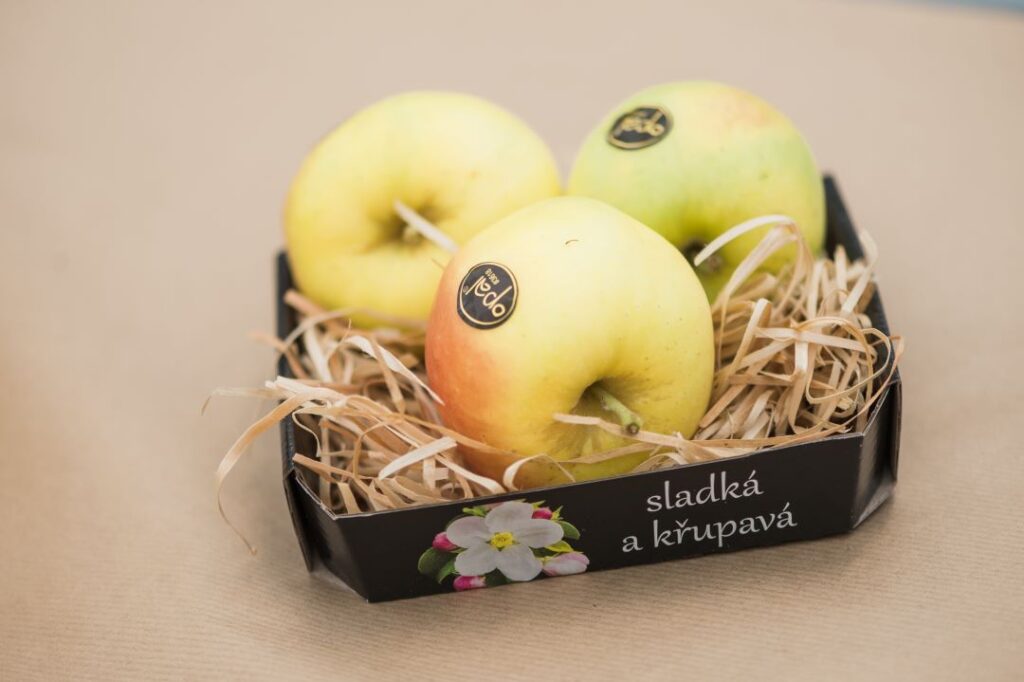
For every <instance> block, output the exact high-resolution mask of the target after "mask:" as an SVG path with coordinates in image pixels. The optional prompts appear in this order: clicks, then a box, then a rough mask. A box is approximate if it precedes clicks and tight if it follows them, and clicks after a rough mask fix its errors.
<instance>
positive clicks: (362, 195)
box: [285, 92, 561, 325]
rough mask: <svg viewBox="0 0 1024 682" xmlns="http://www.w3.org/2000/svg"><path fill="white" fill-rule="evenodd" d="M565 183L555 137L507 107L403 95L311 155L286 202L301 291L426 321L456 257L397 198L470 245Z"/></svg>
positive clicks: (366, 320) (366, 113) (331, 304)
mask: <svg viewBox="0 0 1024 682" xmlns="http://www.w3.org/2000/svg"><path fill="white" fill-rule="evenodd" d="M560 192H561V187H560V181H559V176H558V168H557V166H556V164H555V161H554V158H553V157H552V155H551V152H550V151H549V150H548V148H547V146H546V145H545V144H544V142H543V141H542V140H541V139H540V138H539V137H538V136H537V135H536V134H535V133H534V132H533V131H532V130H531V129H530V128H529V127H528V126H527V125H526V124H525V123H523V122H522V121H521V120H520V119H518V118H516V117H515V116H513V115H512V114H510V113H508V112H507V111H505V110H504V109H502V108H500V107H498V106H497V105H495V104H492V103H490V102H487V101H485V100H483V99H480V98H478V97H473V96H471V95H465V94H459V93H453V92H410V93H405V94H401V95H397V96H394V97H391V98H388V99H385V100H383V101H381V102H378V103H376V104H374V105H372V106H370V107H368V108H366V109H364V110H362V111H360V112H359V113H357V114H355V115H354V116H352V117H351V118H350V119H348V120H347V121H346V122H344V123H343V124H342V125H341V126H339V127H338V128H337V129H335V130H334V131H333V132H332V133H330V134H329V135H328V136H327V137H325V138H324V139H323V140H322V141H321V142H320V143H319V144H318V145H317V146H316V148H315V149H314V150H313V151H312V152H311V153H310V154H309V156H308V157H307V158H306V160H305V162H304V163H303V165H302V168H301V170H300V171H299V173H298V176H297V177H296V178H295V180H294V182H293V184H292V187H291V191H290V193H289V195H288V201H287V205H286V208H285V236H286V239H287V245H288V255H289V260H290V262H291V266H292V270H293V272H294V275H295V279H296V282H297V284H298V286H299V288H300V289H301V290H302V291H303V292H304V293H305V294H306V295H307V296H309V297H310V298H311V299H313V300H314V301H316V302H317V303H319V304H320V305H322V306H324V307H325V308H328V309H338V308H353V307H354V308H360V309H369V310H373V311H376V312H380V313H386V314H388V315H391V316H399V317H405V318H411V319H419V320H425V319H426V317H427V315H428V314H429V312H430V305H431V302H432V301H433V300H434V291H435V289H436V287H437V282H438V280H439V279H440V277H441V271H442V269H443V267H444V264H445V263H446V262H447V261H448V258H449V257H450V254H449V253H448V251H446V250H445V249H444V248H442V247H441V246H439V245H438V244H437V243H436V242H435V241H434V240H431V239H425V238H424V237H423V235H422V234H421V233H420V232H419V231H417V230H415V229H412V228H410V226H409V225H408V224H407V222H406V220H405V219H403V218H402V217H401V216H400V215H399V213H398V212H396V202H400V204H402V205H404V206H407V207H408V208H410V209H412V210H413V211H415V212H417V213H418V214H419V215H421V216H422V217H423V218H426V219H427V220H428V221H430V222H432V223H433V224H434V225H435V226H436V227H437V228H438V229H439V230H440V231H441V232H442V233H443V234H444V235H446V236H447V237H448V238H449V239H450V240H451V241H452V242H454V243H455V244H461V243H463V242H465V241H467V240H468V239H469V238H470V237H472V236H473V235H474V234H476V233H477V232H478V231H480V230H481V229H483V228H485V227H487V226H488V225H490V224H491V223H493V222H495V221H496V220H498V219H500V218H501V217H503V216H505V215H507V214H509V213H511V212H513V211H515V210H516V209H519V208H522V207H523V206H526V205H528V204H531V203H533V202H534V201H537V200H539V199H545V198H548V197H551V196H555V195H557V194H559V193H560ZM356 318H357V321H358V322H360V323H361V324H366V325H372V324H373V323H374V322H375V321H376V320H375V318H372V317H370V316H366V315H363V316H356Z"/></svg>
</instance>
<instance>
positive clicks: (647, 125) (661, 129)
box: [607, 107, 672, 149]
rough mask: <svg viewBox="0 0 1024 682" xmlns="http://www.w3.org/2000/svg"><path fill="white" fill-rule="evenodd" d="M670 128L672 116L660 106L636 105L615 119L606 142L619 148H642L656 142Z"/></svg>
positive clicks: (666, 133)
mask: <svg viewBox="0 0 1024 682" xmlns="http://www.w3.org/2000/svg"><path fill="white" fill-rule="evenodd" d="M670 130H672V117H671V116H669V114H668V111H666V110H665V109H662V108H661V107H637V108H636V109H633V110H632V111H627V112H626V113H624V114H623V115H622V116H619V117H618V118H617V119H615V123H613V124H612V127H611V129H610V130H609V131H608V138H607V139H608V144H610V145H612V146H613V147H618V148H619V149H643V148H644V147H650V146H651V145H652V144H657V143H658V142H660V141H661V139H662V138H664V137H665V136H666V135H668V133H669V131H670Z"/></svg>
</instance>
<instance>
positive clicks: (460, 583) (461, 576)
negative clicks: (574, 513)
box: [417, 500, 590, 592]
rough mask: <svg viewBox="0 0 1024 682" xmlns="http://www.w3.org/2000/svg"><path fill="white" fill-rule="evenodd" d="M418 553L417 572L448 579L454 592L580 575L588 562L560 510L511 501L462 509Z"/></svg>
mask: <svg viewBox="0 0 1024 682" xmlns="http://www.w3.org/2000/svg"><path fill="white" fill-rule="evenodd" d="M462 512H463V515H462V516H459V517H457V518H456V519H455V520H453V521H452V522H451V523H449V524H448V527H447V528H445V530H444V531H443V532H441V533H438V534H437V535H436V536H434V541H433V543H432V544H431V547H430V548H429V549H427V550H426V551H425V552H423V554H422V555H420V560H419V564H418V566H417V568H418V569H419V572H420V573H422V574H423V575H426V576H428V577H432V578H434V579H435V580H437V582H438V583H444V581H445V580H446V579H447V578H449V577H451V578H453V582H452V586H453V587H454V588H455V589H456V590H458V591H460V592H461V591H464V590H472V589H476V588H479V587H492V586H495V585H504V584H505V583H508V582H525V581H527V580H533V579H534V578H536V577H537V576H539V575H541V574H544V575H547V576H560V575H574V574H576V573H583V572H584V571H586V570H587V566H588V565H589V564H590V559H588V558H587V556H586V555H585V554H584V553H583V552H580V551H577V550H576V549H574V548H573V547H572V545H570V544H569V540H578V539H579V537H580V532H579V530H577V529H576V527H575V526H573V525H572V524H571V523H569V522H568V521H566V520H565V519H563V518H562V509H561V507H559V508H558V509H554V510H552V509H550V508H549V507H546V506H544V503H543V502H533V503H530V502H526V501H523V500H512V501H509V502H501V503H498V504H491V505H479V506H476V507H466V508H464V509H463V510H462Z"/></svg>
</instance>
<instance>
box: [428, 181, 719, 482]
mask: <svg viewBox="0 0 1024 682" xmlns="http://www.w3.org/2000/svg"><path fill="white" fill-rule="evenodd" d="M480 263H497V264H500V265H501V266H504V267H505V268H507V269H508V271H510V272H511V273H512V274H513V275H514V277H515V281H516V284H517V287H516V299H515V305H514V308H513V309H512V312H511V314H510V315H508V316H507V318H505V320H504V321H503V322H502V323H501V324H500V325H498V326H495V327H491V328H485V329H479V328H475V327H473V326H470V325H469V324H467V323H466V322H465V321H464V320H463V318H462V317H461V316H460V314H459V311H458V306H459V300H460V296H461V284H462V280H463V278H464V277H466V275H467V273H469V272H470V271H471V270H473V269H474V267H475V266H476V265H477V264H480ZM506 300H508V299H506ZM426 364H427V373H428V377H429V381H430V385H431V387H432V388H433V389H434V390H435V391H437V393H438V394H439V395H440V396H441V398H442V399H443V400H444V405H443V406H441V407H440V408H439V409H440V412H441V416H442V419H443V420H444V422H445V424H447V425H448V426H449V427H451V428H453V429H456V430H457V431H459V432H461V433H462V434H464V435H466V436H469V437H470V438H473V439H474V440H477V441H479V442H482V443H484V444H486V445H487V446H491V447H493V448H499V449H502V450H508V451H512V452H513V453H515V455H514V456H499V455H496V454H494V453H493V452H488V451H487V450H485V449H483V448H477V449H473V448H462V452H463V454H464V455H465V457H466V459H467V462H468V464H469V466H470V467H471V468H472V469H473V470H475V471H478V472H480V473H482V474H485V475H488V476H491V477H494V478H497V479H498V480H500V477H501V476H502V475H503V473H504V471H505V469H506V468H507V467H508V465H510V464H512V463H513V462H514V461H516V460H517V459H520V458H522V457H525V456H529V455H534V454H540V453H544V454H547V455H549V456H550V457H551V458H553V459H555V460H559V461H564V460H568V459H572V458H576V457H579V456H581V455H587V454H592V453H598V452H605V451H608V450H611V449H613V448H616V447H619V446H621V445H624V444H626V443H627V442H628V441H626V440H625V439H624V438H622V437H621V436H618V435H614V434H610V433H607V432H605V431H602V430H599V429H597V428H595V427H590V426H578V425H568V424H563V423H560V422H556V421H555V420H554V419H553V416H552V415H554V414H555V413H573V414H581V415H591V416H600V417H602V418H604V419H606V420H608V421H611V422H616V418H615V417H614V416H613V415H612V414H611V413H609V412H608V411H606V410H604V409H602V407H601V406H600V404H599V403H598V401H597V400H596V399H594V398H593V397H592V396H591V394H590V393H589V392H588V393H586V394H585V393H584V392H585V390H586V389H587V388H588V387H589V386H591V385H592V384H595V383H596V382H601V383H600V385H601V386H602V387H603V388H605V389H607V390H608V391H609V392H611V393H612V394H613V395H614V396H615V397H616V398H618V400H619V401H621V402H622V403H624V404H625V405H626V406H627V407H628V408H630V409H631V410H632V411H634V412H635V413H637V414H639V415H640V416H641V417H642V419H643V428H644V429H645V430H650V431H656V432H660V433H676V432H680V433H682V434H684V435H686V436H689V435H692V434H693V432H694V430H695V429H696V426H697V422H698V421H699V420H700V418H701V417H702V416H703V414H704V412H705V410H706V409H707V404H708V400H709V397H710V393H711V383H712V378H713V373H714V341H713V332H712V321H711V314H710V310H709V307H708V302H707V297H706V296H705V294H704V291H703V289H702V288H701V286H700V282H699V281H698V279H697V277H696V275H695V274H694V272H693V270H692V268H691V267H690V266H689V264H688V263H687V262H686V259H685V258H684V257H683V256H682V254H681V253H680V252H679V251H678V249H676V248H674V247H673V246H672V245H671V244H669V243H668V242H667V241H665V239H664V238H662V237H661V236H660V235H658V234H656V233H655V232H654V231H653V230H650V229H649V228H647V227H646V226H644V225H643V224H641V223H640V222H638V221H636V220H634V219H633V218H631V217H629V216H627V215H626V214H625V213H622V212H621V211H619V210H617V209H615V208H612V207H611V206H608V205H607V204H604V203H602V202H599V201H595V200H593V199H587V198H583V197H559V198H555V199H548V200H546V201H542V202H539V203H537V204H534V205H532V206H530V207H527V208H525V209H522V210H520V211H518V212H516V213H514V214H512V215H510V216H508V217H507V218H505V219H503V220H501V221H499V222H498V223H496V224H495V225H493V226H491V227H490V228H488V229H487V230H485V231H483V232H481V233H480V234H478V235H477V236H476V237H474V238H473V239H472V240H471V241H470V242H469V243H468V244H466V245H465V246H464V247H462V248H461V249H460V250H459V252H458V253H457V254H456V255H455V257H454V258H453V259H452V261H451V262H450V263H449V264H448V267H447V268H446V269H445V272H444V275H443V277H442V278H441V284H440V285H439V287H438V291H437V299H436V300H435V303H434V307H433V310H432V312H431V315H430V320H429V322H428V324H427V341H426ZM645 457H647V455H646V454H645V453H639V454H633V455H627V456H622V457H619V458H616V459H612V460H606V461H604V462H600V463H593V464H582V463H581V464H573V465H569V466H568V468H570V469H571V471H572V473H573V475H574V476H575V477H576V478H577V480H587V479H593V478H600V477H605V476H611V475H616V474H620V473H624V472H627V471H629V470H631V469H632V468H633V467H635V466H636V465H637V464H638V463H640V462H641V461H643V459H644V458H645ZM516 480H517V483H518V484H520V485H522V486H524V487H535V486H538V485H545V484H551V483H559V482H564V481H565V477H564V475H562V474H561V473H560V472H559V471H558V469H557V467H555V466H553V465H551V464H543V463H541V462H538V461H531V462H528V463H527V464H525V465H524V466H523V468H522V469H521V470H520V472H519V476H518V477H517V479H516Z"/></svg>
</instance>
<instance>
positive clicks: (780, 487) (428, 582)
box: [325, 436, 861, 601]
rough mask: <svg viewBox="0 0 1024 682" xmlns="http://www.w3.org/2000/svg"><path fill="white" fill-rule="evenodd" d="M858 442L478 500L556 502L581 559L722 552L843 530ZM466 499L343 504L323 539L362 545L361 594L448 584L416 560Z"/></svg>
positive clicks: (615, 561) (376, 596)
mask: <svg viewBox="0 0 1024 682" xmlns="http://www.w3.org/2000/svg"><path fill="white" fill-rule="evenodd" d="M860 445H861V438H860V436H848V437H837V438H831V439H828V440H824V441H819V442H815V443H805V444H802V445H796V446H791V447H788V448H780V449H777V450H771V451H768V450H765V451H761V452H757V453H752V454H751V455H747V456H744V457H737V458H733V459H726V460H717V461H714V462H704V463H700V464H694V465H690V466H685V467H679V468H675V469H666V470H663V471H655V472H649V473H644V474H634V475H629V476H622V477H619V478H613V479H605V480H600V481H591V482H588V483H583V484H574V485H568V486H560V487H556V488H548V489H543V490H533V491H526V492H520V493H518V494H508V495H503V496H499V497H495V498H488V499H486V500H483V501H482V502H486V503H488V504H494V503H500V502H505V501H510V500H526V501H528V502H531V503H543V504H544V506H546V507H548V508H550V509H552V510H554V509H558V508H561V516H562V518H563V519H564V521H566V522H568V523H570V524H572V526H573V527H574V528H576V529H578V531H579V537H578V538H572V537H566V538H564V539H566V540H567V541H568V542H569V544H570V545H571V547H572V548H573V549H574V550H576V551H578V552H581V553H583V554H584V555H585V556H586V557H587V559H588V560H589V567H588V569H587V570H590V571H594V570H604V569H609V568H618V567H621V566H631V565H635V564H645V563H651V562H656V561H666V560H671V559H681V558H686V557H694V556H699V555H703V554H711V553H717V552H729V551H735V550H739V549H746V548H750V547H760V546H765V545H774V544H779V543H782V542H790V541H795V540H808V539H812V538H818V537H822V536H825V535H831V534H835V533H841V532H845V531H848V530H850V529H851V523H850V517H851V504H852V499H853V489H854V484H855V482H856V478H857V469H858V463H859V452H860ZM482 502H477V503H476V504H481V503H482ZM463 506H464V503H456V504H445V505H437V506H430V507H414V508H410V509H405V510H400V511H392V512H383V513H377V514H363V515H357V516H341V517H338V518H337V519H336V521H335V523H336V525H337V531H338V536H332V537H334V538H335V539H333V540H332V541H340V540H341V538H342V537H343V538H344V539H345V540H346V541H347V543H348V545H349V546H351V547H358V548H360V557H359V560H360V562H361V563H362V564H363V565H362V568H363V575H364V577H365V580H366V588H367V591H368V592H367V594H368V598H369V599H370V601H383V600H389V599H401V598H405V597H414V596H419V595H424V594H431V593H435V592H439V591H451V590H452V589H453V580H454V577H455V576H453V575H444V576H442V579H441V581H440V583H439V582H438V581H437V579H436V577H437V576H436V574H435V575H431V576H424V575H421V574H420V573H419V572H418V570H417V562H418V560H419V558H420V556H421V554H422V553H423V552H424V551H425V550H427V549H428V548H430V547H431V542H432V540H433V538H434V536H435V535H436V534H437V533H439V532H441V531H444V530H445V529H446V527H447V525H448V524H449V523H450V522H452V521H453V520H454V519H456V518H457V517H459V516H460V515H462V509H463ZM325 532H326V531H325ZM446 556H448V555H446ZM448 558H450V559H453V558H454V554H452V555H450V556H448ZM680 570H685V569H684V568H683V567H680Z"/></svg>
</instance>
